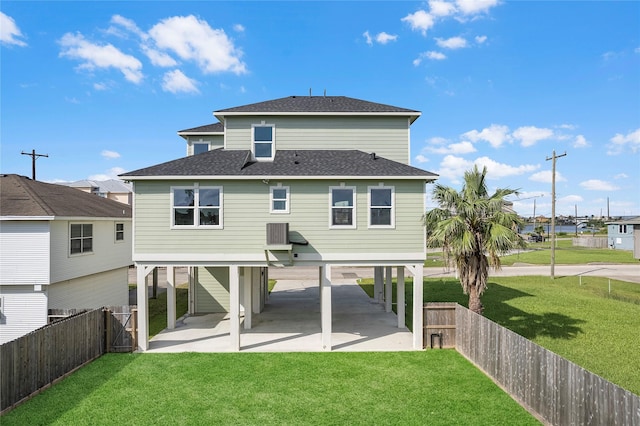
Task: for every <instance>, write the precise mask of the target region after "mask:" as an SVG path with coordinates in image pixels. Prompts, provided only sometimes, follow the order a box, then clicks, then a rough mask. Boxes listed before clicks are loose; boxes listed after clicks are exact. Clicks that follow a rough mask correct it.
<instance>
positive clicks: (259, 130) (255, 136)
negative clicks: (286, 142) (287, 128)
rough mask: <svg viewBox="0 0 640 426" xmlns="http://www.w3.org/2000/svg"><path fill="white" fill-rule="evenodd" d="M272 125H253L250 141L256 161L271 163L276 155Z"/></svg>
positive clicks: (273, 127)
mask: <svg viewBox="0 0 640 426" xmlns="http://www.w3.org/2000/svg"><path fill="white" fill-rule="evenodd" d="M275 130H276V129H275V126H274V125H273V124H264V122H263V123H262V124H253V125H252V126H251V139H252V148H253V156H254V157H255V159H256V160H258V161H272V160H273V157H275V155H276V135H275Z"/></svg>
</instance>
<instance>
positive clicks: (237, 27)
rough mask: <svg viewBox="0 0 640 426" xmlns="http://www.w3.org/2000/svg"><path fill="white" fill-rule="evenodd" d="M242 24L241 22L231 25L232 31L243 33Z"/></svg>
mask: <svg viewBox="0 0 640 426" xmlns="http://www.w3.org/2000/svg"><path fill="white" fill-rule="evenodd" d="M244 29H245V28H244V25H242V24H235V25H234V26H233V31H235V32H238V33H243V32H244Z"/></svg>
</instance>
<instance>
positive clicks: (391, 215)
mask: <svg viewBox="0 0 640 426" xmlns="http://www.w3.org/2000/svg"><path fill="white" fill-rule="evenodd" d="M394 226H395V212H394V190H393V188H392V187H388V186H371V187H369V227H370V228H392V227H394Z"/></svg>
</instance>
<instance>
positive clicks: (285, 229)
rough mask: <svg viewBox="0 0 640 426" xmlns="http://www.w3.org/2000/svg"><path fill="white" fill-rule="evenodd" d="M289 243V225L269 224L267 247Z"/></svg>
mask: <svg viewBox="0 0 640 426" xmlns="http://www.w3.org/2000/svg"><path fill="white" fill-rule="evenodd" d="M283 244H290V243H289V224H288V223H267V245H268V246H271V245H283Z"/></svg>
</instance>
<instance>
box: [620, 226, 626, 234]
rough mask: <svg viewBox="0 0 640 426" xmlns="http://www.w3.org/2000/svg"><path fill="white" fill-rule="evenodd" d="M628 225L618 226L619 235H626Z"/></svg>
mask: <svg viewBox="0 0 640 426" xmlns="http://www.w3.org/2000/svg"><path fill="white" fill-rule="evenodd" d="M626 233H627V225H618V234H626Z"/></svg>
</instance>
